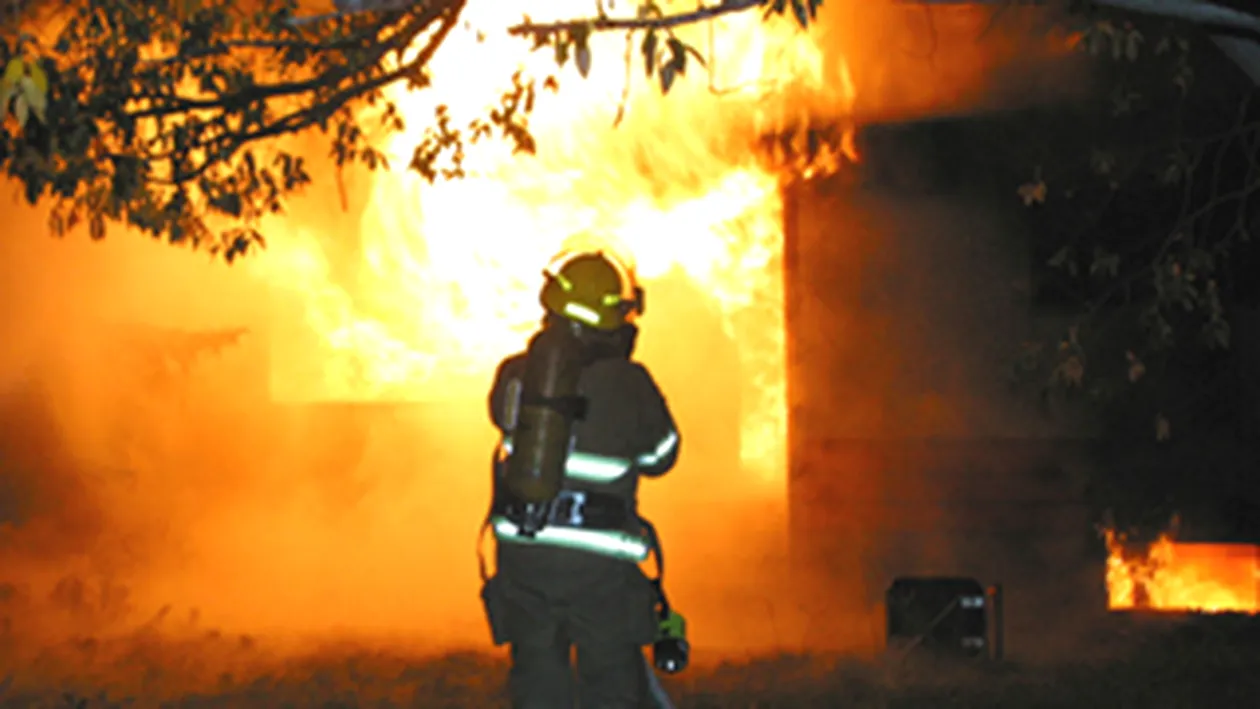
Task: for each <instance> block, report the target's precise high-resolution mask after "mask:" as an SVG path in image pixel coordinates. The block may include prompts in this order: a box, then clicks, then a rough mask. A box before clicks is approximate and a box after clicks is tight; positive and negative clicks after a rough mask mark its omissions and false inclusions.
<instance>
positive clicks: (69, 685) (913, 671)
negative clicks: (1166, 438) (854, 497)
mask: <svg viewBox="0 0 1260 709" xmlns="http://www.w3.org/2000/svg"><path fill="white" fill-rule="evenodd" d="M1258 631H1260V622H1257V620H1256V619H1254V618H1245V617H1235V616H1218V617H1202V618H1191V619H1186V618H1169V617H1155V618H1151V617H1140V616H1129V617H1121V618H1116V619H1115V620H1114V621H1112V622H1109V623H1108V624H1107V627H1099V628H1097V629H1096V632H1093V633H1091V634H1090V637H1092V638H1093V647H1090V648H1082V652H1081V654H1080V656H1079V657H1078V658H1075V659H1073V658H1061V659H1060V660H1058V661H1056V662H1052V663H1044V664H1037V665H1031V664H1027V663H1020V662H1018V661H1016V660H1011V661H1006V662H1001V663H994V662H988V661H981V662H974V661H973V662H968V663H963V664H956V663H954V662H943V661H940V660H935V659H930V658H926V657H918V658H904V659H901V660H894V659H892V658H888V657H884V658H880V659H876V660H872V659H867V660H856V659H851V658H848V659H846V658H839V657H824V656H819V655H812V656H811V655H782V656H778V657H773V658H765V659H761V660H755V661H749V662H740V663H728V664H721V665H716V666H709V667H696V668H693V669H690V670H688V671H687V672H686V673H685V674H683V675H682V676H680V677H679V678H677V679H671V680H668V681H667V684H668V686H669V687H670V689H671V691H672V693H673V695H674V696H675V698H676V701H677V703H678V705H679V707H680V709H681V708H686V707H691V708H693V709H701V708H705V709H718V708H725V707H731V708H735V707H738V708H739V709H749V708H760V709H768V708H771V707H774V708H781V709H795V708H798V707H852V708H859V707H879V708H881V709H886V708H895V709H910V708H918V707H923V708H925V709H928V708H936V707H966V708H967V709H984V708H988V707H994V708H997V707H1013V708H1017V709H1037V708H1040V707H1046V708H1049V707H1064V708H1071V709H1081V708H1086V707H1106V708H1107V709H1116V708H1117V707H1135V708H1141V709H1163V708H1169V709H1171V708H1174V707H1175V708H1181V707H1185V708H1187V709H1197V708H1199V707H1213V708H1214V709H1215V708H1230V707H1240V708H1241V707H1250V706H1258V705H1260V701H1258V700H1260V672H1256V670H1255V668H1257V667H1260V632H1258ZM1030 641H1032V639H1025V640H1024V642H1030ZM22 650H23V648H21V647H19V646H17V645H14V644H12V643H11V644H9V645H8V646H7V647H5V648H4V652H5V654H4V655H0V707H4V708H6V709H7V708H9V707H14V708H17V707H21V708H23V709H26V708H28V707H29V708H31V709H35V708H39V707H72V708H75V709H78V708H80V707H81V708H82V709H98V708H99V709H104V708H105V707H123V706H128V707H139V706H162V707H172V708H175V707H197V708H200V707H244V708H246V709H252V708H254V707H258V708H260V709H261V708H263V707H267V708H273V707H320V708H321V709H333V708H338V709H342V708H344V709H349V708H352V707H355V708H357V707H373V708H377V707H379V708H382V709H385V708H390V707H424V708H425V709H444V708H447V707H450V708H455V707H461V708H462V707H478V708H480V707H485V708H487V709H491V708H494V707H506V706H507V705H506V703H505V702H504V700H503V693H502V691H503V677H504V675H505V671H506V666H505V664H504V663H503V660H502V659H501V657H499V656H494V655H491V654H473V653H464V654H452V655H445V656H441V657H432V656H430V657H427V658H425V657H421V656H419V655H416V654H414V653H407V652H402V651H384V650H381V649H372V648H367V647H364V646H351V645H345V644H341V645H330V646H328V647H325V648H322V649H319V650H316V651H311V652H307V653H304V654H303V655H301V656H296V657H293V656H290V657H281V656H280V655H279V654H277V653H276V652H274V651H272V650H268V649H267V645H266V643H265V642H260V641H258V640H255V639H252V638H247V637H239V636H237V637H229V636H223V635H214V634H210V635H207V636H204V637H201V638H198V639H195V640H184V641H179V642H176V641H174V640H171V639H163V638H161V637H158V636H156V635H143V634H142V635H138V636H135V637H132V638H129V639H126V640H117V641H113V642H109V643H104V642H93V641H89V640H84V641H79V642H77V643H72V644H66V645H64V646H61V647H59V648H57V649H48V650H43V651H41V652H39V653H29V652H27V653H25V654H26V657H25V658H24V659H21V660H18V659H17V654H18V653H20V652H22Z"/></svg>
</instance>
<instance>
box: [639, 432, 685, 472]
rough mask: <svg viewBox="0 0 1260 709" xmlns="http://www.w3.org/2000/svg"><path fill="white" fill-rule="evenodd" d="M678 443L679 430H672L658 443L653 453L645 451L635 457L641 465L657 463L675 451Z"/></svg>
mask: <svg viewBox="0 0 1260 709" xmlns="http://www.w3.org/2000/svg"><path fill="white" fill-rule="evenodd" d="M677 445H678V432H677V431H670V432H669V434H668V435H667V436H665V437H664V438H662V439H661V442H660V443H658V444H656V448H655V449H654V450H653V451H652V452H651V453H644V454H643V455H641V456H639V457H638V458H636V459H635V462H636V463H638V464H639V465H656V464H657V463H659V462H661V460H662V459H664V458H665V457H666V456H668V455H669V454H670V453H673V452H674V448H675V447H677Z"/></svg>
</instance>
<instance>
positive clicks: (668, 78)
mask: <svg viewBox="0 0 1260 709" xmlns="http://www.w3.org/2000/svg"><path fill="white" fill-rule="evenodd" d="M675 78H677V76H676V74H675V72H674V65H673V64H666V65H665V66H663V67H661V93H662V94H668V93H669V89H670V87H672V86H673V85H674V79H675Z"/></svg>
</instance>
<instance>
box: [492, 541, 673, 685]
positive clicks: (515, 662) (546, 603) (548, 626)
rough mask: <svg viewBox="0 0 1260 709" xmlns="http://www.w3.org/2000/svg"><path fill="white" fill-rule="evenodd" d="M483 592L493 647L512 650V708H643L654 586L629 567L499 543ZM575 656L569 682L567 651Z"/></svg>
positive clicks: (584, 555)
mask: <svg viewBox="0 0 1260 709" xmlns="http://www.w3.org/2000/svg"><path fill="white" fill-rule="evenodd" d="M498 546H499V549H498V554H497V556H498V569H497V573H496V574H495V576H494V577H492V578H491V579H490V580H489V581H487V582H486V584H485V586H484V588H483V589H482V600H483V602H484V603H485V608H486V616H487V619H488V621H489V623H490V629H491V633H492V634H493V636H494V642H495V644H496V645H503V644H508V645H510V647H511V659H512V669H511V671H510V673H509V675H508V690H509V693H510V694H511V698H512V707H513V709H570V708H571V707H573V706H574V700H575V699H576V700H577V702H578V706H580V707H581V709H642V708H643V707H647V706H652V704H651V702H650V699H649V696H648V685H647V672H648V669H647V665H646V664H645V662H644V657H643V650H642V648H643V646H644V645H647V644H650V643H651V642H652V641H653V640H654V639H655V636H656V625H657V620H656V614H655V609H654V606H655V601H656V599H655V593H654V591H653V588H652V586H651V583H650V582H649V580H648V579H647V578H646V577H645V576H644V575H643V572H641V571H640V570H639V567H638V566H637V565H635V564H632V563H629V562H625V561H619V560H616V559H610V558H607V557H603V556H598V555H596V554H592V553H590V552H583V551H576V550H570V549H556V548H547V547H523V546H515V545H512V544H500V545H498ZM574 649H576V656H577V672H576V675H577V677H576V682H575V681H574V671H573V666H572V663H571V658H572V656H573V655H574V654H575V653H574Z"/></svg>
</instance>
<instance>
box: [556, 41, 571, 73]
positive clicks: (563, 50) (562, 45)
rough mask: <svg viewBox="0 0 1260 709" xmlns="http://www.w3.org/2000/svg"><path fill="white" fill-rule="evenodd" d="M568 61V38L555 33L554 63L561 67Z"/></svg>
mask: <svg viewBox="0 0 1260 709" xmlns="http://www.w3.org/2000/svg"><path fill="white" fill-rule="evenodd" d="M567 61H569V39H568V38H567V37H564V36H562V35H559V34H557V35H556V65H557V66H561V67H563V66H564V64H565V62H567Z"/></svg>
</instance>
